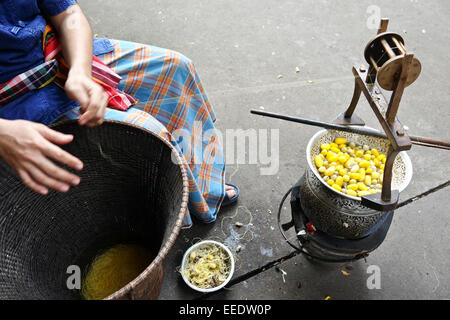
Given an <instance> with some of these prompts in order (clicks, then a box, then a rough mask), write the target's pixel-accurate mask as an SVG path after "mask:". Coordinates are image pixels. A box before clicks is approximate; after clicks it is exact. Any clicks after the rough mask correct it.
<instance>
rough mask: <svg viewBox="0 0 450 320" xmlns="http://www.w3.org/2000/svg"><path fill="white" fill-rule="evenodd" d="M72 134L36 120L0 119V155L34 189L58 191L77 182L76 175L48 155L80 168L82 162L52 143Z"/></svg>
mask: <svg viewBox="0 0 450 320" xmlns="http://www.w3.org/2000/svg"><path fill="white" fill-rule="evenodd" d="M72 140H73V136H72V135H68V134H63V133H60V132H57V131H55V130H52V129H50V128H48V127H47V126H45V125H43V124H39V123H34V122H30V121H26V120H5V119H0V157H2V159H3V160H4V161H5V162H6V163H8V164H9V165H10V166H11V167H12V168H13V169H14V170H15V171H16V172H17V173H18V174H19V176H20V178H21V179H22V181H23V182H24V183H25V185H27V186H28V187H29V188H31V189H33V190H34V191H36V192H38V193H41V194H47V193H48V188H51V189H55V190H58V191H61V192H66V191H68V190H69V188H70V185H73V186H75V185H78V184H79V183H80V178H79V177H78V176H76V175H74V174H72V173H70V172H68V171H67V170H64V169H62V168H60V167H58V166H57V165H55V164H54V163H53V162H52V161H51V160H50V159H54V160H56V161H58V162H60V163H64V164H66V165H68V166H69V167H71V168H73V169H76V170H81V169H82V168H83V163H82V162H81V161H80V160H79V159H77V158H76V157H74V156H72V155H71V154H69V153H68V152H66V151H64V150H62V149H61V148H59V147H58V146H56V144H67V143H70V142H71V141H72Z"/></svg>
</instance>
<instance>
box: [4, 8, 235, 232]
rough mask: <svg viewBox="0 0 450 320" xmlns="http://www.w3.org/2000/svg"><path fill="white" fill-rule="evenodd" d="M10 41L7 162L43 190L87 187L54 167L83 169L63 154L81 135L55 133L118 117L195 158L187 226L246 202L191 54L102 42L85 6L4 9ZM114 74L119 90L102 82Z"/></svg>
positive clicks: (6, 98) (7, 45)
mask: <svg viewBox="0 0 450 320" xmlns="http://www.w3.org/2000/svg"><path fill="white" fill-rule="evenodd" d="M0 43H1V50H0V156H1V157H2V158H3V160H4V161H5V162H7V163H8V164H9V165H10V166H11V167H12V168H13V169H14V170H15V171H16V172H17V174H18V175H19V176H20V178H21V179H22V181H23V182H24V183H25V184H26V185H27V186H28V187H30V188H31V189H33V190H34V191H36V192H39V193H41V194H43V195H45V194H47V193H48V191H49V189H54V190H57V191H60V192H66V191H68V190H69V188H70V187H71V186H76V185H78V184H79V183H80V178H79V177H78V176H77V175H75V174H73V173H70V172H68V171H66V170H64V169H62V168H60V167H59V166H57V165H56V164H55V163H54V162H53V161H52V160H56V161H58V162H61V163H64V164H66V165H68V166H69V167H71V168H73V169H75V170H82V167H83V163H82V162H81V161H80V160H79V159H77V158H76V157H74V156H73V155H71V154H69V153H67V152H65V151H64V150H62V149H61V148H60V147H59V146H57V145H62V144H67V143H70V142H71V141H72V139H73V137H72V136H71V135H65V134H62V133H59V132H57V131H54V130H51V129H50V128H48V127H47V126H46V125H48V124H51V123H54V122H56V121H59V120H62V119H78V122H79V124H80V125H82V126H84V125H85V126H98V125H101V124H102V122H103V119H115V120H122V121H126V122H128V123H131V124H134V125H138V126H142V127H145V128H147V129H150V130H152V131H153V132H157V133H158V134H159V135H160V136H161V137H163V138H165V139H168V140H169V141H171V142H172V144H173V145H175V146H176V147H177V149H178V150H179V151H180V153H181V154H182V155H183V156H184V158H185V159H186V162H187V166H188V168H187V169H188V170H187V171H188V177H189V204H188V209H189V210H188V211H189V212H188V213H187V214H186V217H185V220H184V226H185V227H188V226H190V225H192V220H191V215H193V216H195V217H196V218H198V219H199V220H201V221H203V222H206V223H208V222H212V221H214V220H215V219H216V216H217V213H218V211H219V209H220V207H221V206H224V205H227V204H230V203H233V202H234V201H235V200H236V199H237V197H238V192H239V190H238V188H237V187H236V186H233V185H231V184H225V164H224V159H223V152H222V146H221V144H220V141H219V139H218V138H217V136H216V134H215V131H214V122H215V114H214V111H213V109H212V107H211V105H210V102H209V100H208V97H207V95H206V93H205V91H204V89H203V86H202V83H201V81H200V78H199V76H198V74H197V73H196V70H195V68H194V65H193V64H192V62H191V61H190V60H189V59H188V58H186V57H185V56H183V55H181V54H180V53H178V52H175V51H171V50H167V49H162V48H158V47H154V46H149V45H143V44H137V43H133V42H127V41H117V40H109V39H104V38H102V39H97V38H94V41H93V38H92V31H91V28H90V26H89V24H88V22H87V19H86V17H85V16H84V14H83V12H82V11H81V8H80V7H79V6H78V4H77V3H76V0H14V1H0ZM93 55H94V57H93ZM44 61H45V62H46V64H43V63H44ZM55 61H58V63H56V64H55ZM93 61H94V63H93ZM52 68H53V69H54V70H57V71H55V72H54V73H56V75H54V74H52V73H51V71H52V70H53V69H52ZM43 70H44V71H43ZM94 70H95V72H94ZM43 73H45V74H46V75H49V78H48V79H47V78H44V77H43V76H42V74H43ZM105 74H106V75H107V77H111V79H116V80H117V88H114V85H113V84H110V86H108V84H109V83H107V84H106V85H105V84H104V82H107V81H97V80H98V78H101V77H102V76H104V75H105ZM119 76H120V77H119ZM40 77H42V79H39V78H40ZM96 78H97V80H96ZM101 79H103V78H101ZM39 80H41V82H39ZM112 82H114V81H112ZM36 83H37V85H36ZM118 100H119V101H118ZM117 101H118V102H117ZM111 106H113V107H114V109H113V108H108V107H111ZM204 132H208V135H205V134H203V133H204ZM186 133H187V134H188V135H189V136H190V139H188V145H187V146H186V139H185V138H186V137H185V134H186ZM180 138H183V139H180ZM181 140H183V141H184V145H182V143H180V141H181Z"/></svg>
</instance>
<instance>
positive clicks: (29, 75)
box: [0, 59, 58, 106]
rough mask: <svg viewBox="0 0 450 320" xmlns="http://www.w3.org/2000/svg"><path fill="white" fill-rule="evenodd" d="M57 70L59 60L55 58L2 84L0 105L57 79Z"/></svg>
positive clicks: (0, 85)
mask: <svg viewBox="0 0 450 320" xmlns="http://www.w3.org/2000/svg"><path fill="white" fill-rule="evenodd" d="M57 70H58V62H57V61H56V60H55V59H53V60H49V61H47V62H45V63H43V64H41V65H39V66H37V67H34V68H33V69H31V70H28V71H26V72H24V73H21V74H19V75H17V76H15V77H14V78H12V79H11V80H9V81H7V82H5V83H4V84H0V106H3V105H6V104H8V103H9V102H11V101H13V100H14V99H17V98H19V97H21V96H23V95H24V94H25V93H27V92H28V91H30V90H36V89H39V88H42V87H44V86H46V85H47V84H49V83H50V82H52V81H53V80H54V79H55V77H56V72H57Z"/></svg>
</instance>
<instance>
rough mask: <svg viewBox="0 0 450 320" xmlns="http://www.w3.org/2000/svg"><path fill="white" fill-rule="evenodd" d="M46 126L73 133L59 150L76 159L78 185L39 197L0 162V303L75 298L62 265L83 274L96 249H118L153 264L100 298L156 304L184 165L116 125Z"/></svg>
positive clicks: (183, 197) (177, 220)
mask: <svg viewBox="0 0 450 320" xmlns="http://www.w3.org/2000/svg"><path fill="white" fill-rule="evenodd" d="M54 129H56V130H58V131H61V132H64V133H70V134H73V135H74V141H73V142H72V143H70V144H69V145H67V146H64V149H65V150H67V151H69V152H70V153H72V154H73V155H75V156H77V157H78V158H80V159H81V160H82V161H83V162H84V169H83V170H82V171H81V173H80V177H81V183H80V185H79V186H77V187H73V188H71V190H70V191H69V192H67V193H59V192H56V191H51V192H50V193H49V194H48V195H46V196H42V195H39V194H37V193H35V192H33V191H31V190H30V189H28V188H26V187H25V186H24V185H23V184H22V183H21V181H20V179H19V178H18V177H17V175H16V174H15V173H14V172H13V171H12V170H11V169H10V168H9V167H8V166H7V165H6V164H5V163H4V162H2V161H0V299H79V298H81V295H80V290H77V289H69V288H68V286H67V279H68V277H69V276H70V275H71V274H70V273H68V267H69V266H72V265H76V266H79V267H80V269H81V270H82V271H84V270H86V268H87V266H88V264H89V262H90V261H91V260H92V258H93V257H94V256H95V255H96V254H97V253H98V252H100V251H101V250H103V249H105V248H107V247H109V246H111V245H115V244H118V243H124V242H139V243H141V244H143V245H145V246H147V247H148V248H149V249H150V250H152V251H153V252H154V253H155V255H156V258H155V259H154V260H153V261H152V262H151V264H150V265H149V266H148V267H147V268H146V269H145V270H144V271H143V272H142V273H141V274H140V275H139V276H138V277H137V278H136V279H134V280H133V281H131V282H130V283H128V284H127V285H126V286H125V287H123V288H122V289H120V290H119V291H117V292H115V293H113V294H112V295H110V296H109V297H107V299H156V298H157V297H158V295H159V291H160V289H161V284H162V280H163V267H162V261H163V259H164V258H165V256H166V255H167V253H168V251H169V250H170V248H171V247H172V245H173V243H174V241H175V239H176V237H177V235H178V233H179V230H180V227H181V223H182V220H183V217H184V214H185V211H186V207H187V200H188V181H187V173H186V169H185V163H184V162H183V159H182V158H181V157H180V156H179V154H178V153H177V152H176V151H175V150H174V148H173V146H172V145H171V144H170V143H169V142H167V141H165V140H163V139H161V138H159V137H158V136H157V135H155V134H153V133H151V132H150V131H147V130H144V129H141V128H138V127H135V126H133V125H129V124H126V123H122V122H117V121H106V122H105V123H104V124H103V125H102V126H99V127H95V128H86V127H80V126H79V125H78V124H77V123H76V122H74V121H69V122H64V123H59V124H57V125H55V126H54Z"/></svg>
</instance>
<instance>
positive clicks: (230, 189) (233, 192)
mask: <svg viewBox="0 0 450 320" xmlns="http://www.w3.org/2000/svg"><path fill="white" fill-rule="evenodd" d="M225 192H226V193H227V196H228V198H229V199H231V198H233V197H234V196H235V195H236V190H235V189H234V187H233V186H230V185H228V184H226V185H225Z"/></svg>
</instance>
